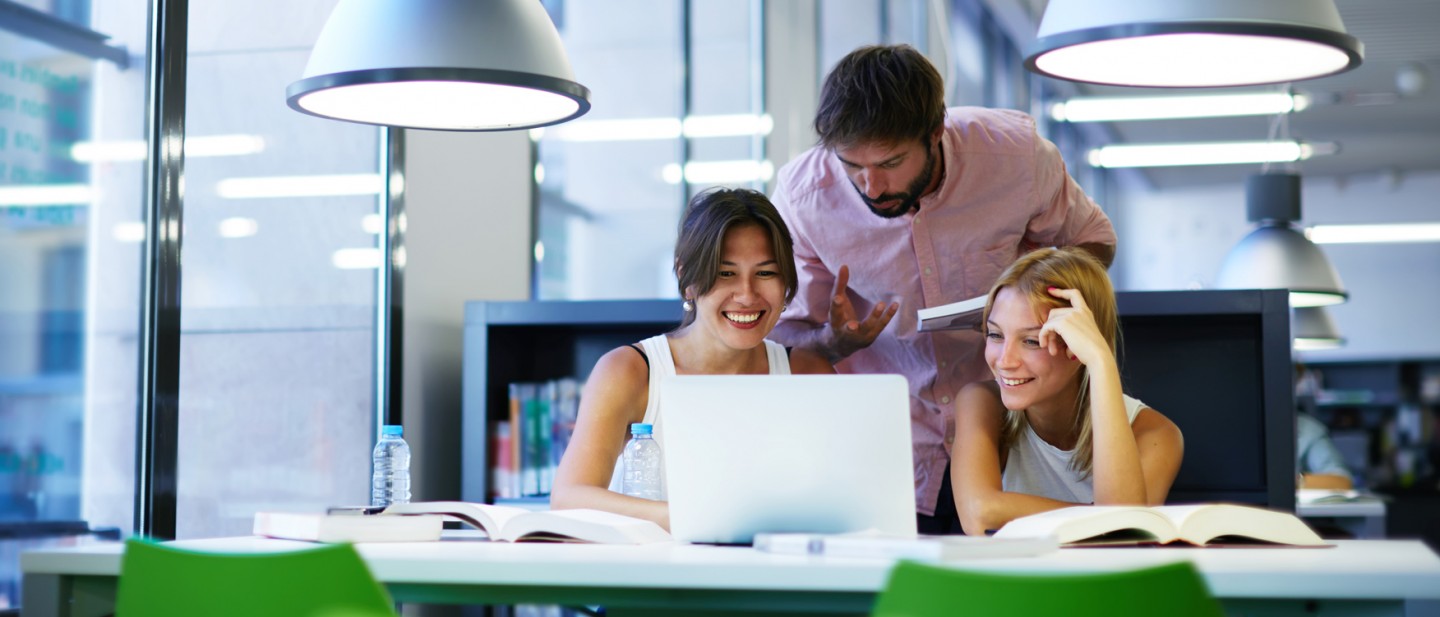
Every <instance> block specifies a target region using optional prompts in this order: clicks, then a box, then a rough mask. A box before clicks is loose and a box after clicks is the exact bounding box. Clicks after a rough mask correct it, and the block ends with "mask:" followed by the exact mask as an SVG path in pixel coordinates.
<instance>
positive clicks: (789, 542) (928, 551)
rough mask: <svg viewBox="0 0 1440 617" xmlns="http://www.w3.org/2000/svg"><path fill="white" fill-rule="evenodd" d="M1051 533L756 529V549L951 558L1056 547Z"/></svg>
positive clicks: (1012, 554)
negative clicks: (915, 533) (932, 533)
mask: <svg viewBox="0 0 1440 617" xmlns="http://www.w3.org/2000/svg"><path fill="white" fill-rule="evenodd" d="M1058 547H1059V543H1058V542H1056V541H1055V538H1053V537H1050V536H1036V537H1031V538H994V537H985V536H926V535H922V536H915V537H901V536H895V535H888V534H877V533H873V532H860V533H844V534H815V533H759V534H755V548H756V550H761V551H765V552H768V553H778V554H784V555H825V556H827V557H852V558H861V559H916V560H922V561H951V560H959V559H985V558H993V557H1030V556H1033V555H1041V554H1044V553H1048V552H1050V551H1053V550H1055V549H1056V548H1058Z"/></svg>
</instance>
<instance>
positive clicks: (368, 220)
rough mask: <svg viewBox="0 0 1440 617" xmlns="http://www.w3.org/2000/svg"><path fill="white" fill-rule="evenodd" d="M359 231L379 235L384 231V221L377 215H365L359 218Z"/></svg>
mask: <svg viewBox="0 0 1440 617" xmlns="http://www.w3.org/2000/svg"><path fill="white" fill-rule="evenodd" d="M360 229H363V230H365V233H367V234H379V233H382V232H384V231H385V219H383V218H381V217H380V215H379V214H367V215H365V216H362V217H360Z"/></svg>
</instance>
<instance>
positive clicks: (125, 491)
mask: <svg viewBox="0 0 1440 617" xmlns="http://www.w3.org/2000/svg"><path fill="white" fill-rule="evenodd" d="M6 4H13V3H9V2H7V3H6ZM23 4H24V5H23V6H19V5H15V6H11V7H8V8H7V17H6V19H5V21H4V23H0V609H6V608H13V607H15V606H17V605H18V604H19V602H20V598H19V571H18V561H19V553H20V552H21V551H22V550H28V549H30V548H36V547H41V546H54V545H64V544H73V543H76V542H81V541H86V539H87V538H90V537H93V535H92V534H90V531H91V530H92V529H100V530H105V531H104V532H105V533H107V534H111V535H118V534H119V533H120V532H121V531H122V530H128V529H129V527H130V525H131V519H132V512H133V507H134V506H133V504H134V499H135V497H134V469H135V450H134V441H135V439H134V438H135V400H136V398H135V392H136V383H137V371H136V367H137V366H138V356H137V354H136V345H135V342H136V338H137V330H138V325H139V316H138V315H139V313H138V299H139V294H138V291H137V290H138V288H139V279H140V261H139V258H140V254H139V250H138V246H139V245H138V244H137V242H136V241H137V240H138V239H140V238H143V233H144V232H143V227H141V226H139V224H138V222H139V221H140V220H141V215H142V211H143V210H142V197H143V196H142V178H143V173H144V170H145V166H144V163H145V161H144V159H145V145H144V118H145V116H144V114H143V109H144V96H145V66H146V57H145V48H146V39H145V32H146V29H145V28H146V7H145V3H144V2H143V0H139V1H127V0H116V1H107V2H105V3H104V6H94V7H92V6H91V5H90V3H88V2H83V1H70V2H63V1H55V2H44V1H41V2H26V3H23ZM36 33H44V34H43V35H37V34H36ZM37 37H39V38H37ZM137 232H138V233H140V234H141V236H140V237H137V236H136V233H137ZM107 261H109V262H113V263H116V264H117V265H118V264H123V267H121V268H117V269H115V270H113V271H110V272H107V273H103V274H102V273H100V272H98V271H97V268H96V264H99V263H102V262H107ZM117 431H119V433H118V434H117ZM114 436H118V437H120V439H119V440H118V441H116V440H112V437H114Z"/></svg>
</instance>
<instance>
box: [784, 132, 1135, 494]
mask: <svg viewBox="0 0 1440 617" xmlns="http://www.w3.org/2000/svg"><path fill="white" fill-rule="evenodd" d="M940 144H941V148H942V149H943V151H944V167H945V169H944V179H943V180H942V182H941V184H940V186H939V187H938V188H937V189H936V190H935V191H934V192H932V193H931V194H929V195H926V196H924V197H922V198H921V199H920V209H919V211H918V212H912V213H909V214H906V215H904V216H901V217H898V218H893V219H885V218H881V217H879V216H876V215H875V214H874V213H872V212H870V210H869V209H868V208H867V207H866V206H865V203H864V202H863V201H862V200H861V199H860V196H859V194H858V192H857V191H856V189H855V186H854V185H853V184H851V183H850V180H849V178H848V177H846V175H845V170H844V169H843V168H842V167H841V165H840V162H839V161H838V160H837V159H836V157H835V154H834V152H832V151H831V150H829V149H827V148H824V147H819V146H817V147H815V148H811V149H810V150H809V151H807V152H805V153H804V154H802V155H800V156H799V157H797V158H796V159H795V160H793V161H791V162H790V163H789V164H787V165H786V166H785V167H784V168H782V169H781V170H780V176H779V181H778V183H777V185H776V189H775V194H774V195H773V196H772V199H773V201H774V202H775V205H776V207H778V208H779V209H780V213H781V215H782V216H783V217H784V218H785V222H786V223H787V224H788V225H789V226H790V232H791V234H792V235H793V236H794V239H795V260H796V267H797V268H798V269H799V279H800V280H799V283H800V289H799V292H798V293H797V294H796V296H795V299H794V301H792V302H791V303H790V306H789V308H788V309H787V310H786V311H785V312H784V314H783V315H782V319H784V320H787V321H789V322H790V323H791V327H793V326H794V325H796V323H797V322H798V323H799V324H802V325H810V326H815V327H818V326H820V325H823V324H825V323H827V322H828V321H829V314H830V313H829V311H830V297H831V294H832V292H833V290H834V287H835V276H836V274H837V273H838V272H839V271H840V266H841V265H848V266H849V267H850V284H849V287H850V299H851V301H852V302H853V306H854V307H855V311H856V313H857V314H860V315H865V314H867V313H868V312H869V311H870V309H871V308H872V307H873V306H874V304H875V303H876V302H881V301H899V302H900V311H899V312H898V313H897V314H896V315H895V318H894V319H893V320H891V322H890V324H889V325H888V326H887V327H886V329H885V331H884V332H883V333H881V334H880V336H879V337H878V338H877V339H876V340H875V342H874V343H873V344H872V345H870V346H869V347H868V348H865V349H862V350H860V351H857V352H855V353H854V354H852V355H851V356H850V357H849V358H846V359H845V360H843V361H841V362H840V363H839V365H837V366H836V369H837V370H839V371H840V372H841V373H899V374H901V375H904V376H905V377H906V378H907V379H908V380H909V382H910V397H911V398H910V420H911V428H912V435H913V438H914V446H915V447H914V463H915V506H916V511H918V512H920V513H923V514H927V515H929V514H933V513H934V512H935V501H936V497H937V496H938V494H939V492H940V486H941V483H942V482H944V481H945V477H944V472H945V465H946V464H947V463H948V462H949V460H950V459H949V457H950V453H949V450H950V444H951V443H952V442H953V441H954V434H955V418H954V406H953V399H954V397H955V394H956V393H957V392H959V391H960V388H961V387H962V386H964V385H965V384H968V383H970V382H974V381H979V380H982V379H990V378H991V375H990V371H989V369H988V368H987V367H986V366H985V358H984V339H983V338H982V337H981V335H980V333H978V332H968V331H967V332H958V331H957V332H936V333H918V332H916V331H915V327H916V319H915V312H916V311H917V310H919V309H921V308H925V307H932V306H939V305H941V304H948V303H950V302H957V301H960V300H964V299H967V298H972V297H975V296H979V295H983V294H985V293H988V292H989V291H990V286H991V285H993V284H994V283H995V279H996V278H998V277H999V275H1000V272H1001V271H1002V270H1004V269H1005V267H1006V266H1009V265H1010V263H1012V262H1013V261H1015V259H1016V258H1018V257H1019V256H1020V255H1022V254H1023V253H1025V252H1027V251H1029V250H1032V249H1034V248H1038V247H1042V246H1069V245H1075V244H1085V243H1102V244H1110V245H1114V244H1115V231H1114V229H1113V228H1112V227H1111V225H1110V220H1109V219H1108V218H1106V216H1105V213H1104V212H1102V211H1101V210H1100V208H1099V207H1098V206H1096V205H1095V202H1093V201H1091V200H1090V198H1089V197H1086V196H1085V194H1084V192H1082V191H1081V190H1080V187H1079V185H1077V184H1075V181H1074V180H1072V179H1071V178H1070V176H1069V175H1068V174H1067V173H1066V171H1065V162H1064V161H1063V160H1062V159H1061V158H1060V154H1059V152H1058V151H1057V150H1056V148H1055V145H1054V144H1052V143H1050V142H1049V141H1047V140H1045V139H1043V138H1041V137H1040V136H1039V135H1037V134H1036V132H1035V121H1034V120H1033V119H1032V118H1030V117H1029V116H1027V115H1025V114H1023V113H1020V112H1017V111H1011V110H1004V109H984V108H976V107H958V108H952V109H950V110H949V111H948V113H947V117H946V121H945V131H944V132H943V136H942V137H941V140H940ZM772 338H775V339H776V340H781V341H782V342H783V341H784V336H783V334H782V333H781V332H780V330H777V331H776V332H775V333H774V334H772Z"/></svg>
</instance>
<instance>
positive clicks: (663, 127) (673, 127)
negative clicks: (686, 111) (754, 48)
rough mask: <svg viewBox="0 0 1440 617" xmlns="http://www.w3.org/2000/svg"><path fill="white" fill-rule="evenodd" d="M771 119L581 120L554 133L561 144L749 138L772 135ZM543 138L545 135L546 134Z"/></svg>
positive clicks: (736, 116)
mask: <svg viewBox="0 0 1440 617" xmlns="http://www.w3.org/2000/svg"><path fill="white" fill-rule="evenodd" d="M774 126H775V123H774V120H772V119H771V118H770V116H769V115H758V116H757V115H755V114H732V115H716V116H688V117H686V118H685V119H684V120H683V121H682V120H680V119H679V118H627V119H617V120H580V121H576V122H572V123H569V124H566V125H564V126H558V127H555V128H553V129H550V131H549V133H550V135H551V136H552V138H554V139H557V140H560V141H571V142H587V141H646V140H666V139H679V138H680V137H682V136H683V137H689V138H692V139H695V138H705V137H748V136H752V135H760V136H765V135H769V134H770V131H771V130H773V129H774ZM542 135H543V133H542Z"/></svg>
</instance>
